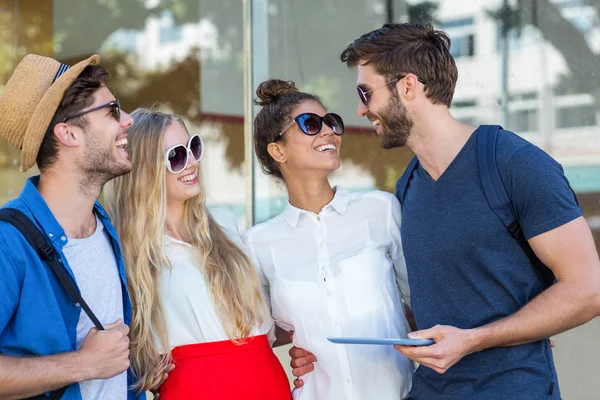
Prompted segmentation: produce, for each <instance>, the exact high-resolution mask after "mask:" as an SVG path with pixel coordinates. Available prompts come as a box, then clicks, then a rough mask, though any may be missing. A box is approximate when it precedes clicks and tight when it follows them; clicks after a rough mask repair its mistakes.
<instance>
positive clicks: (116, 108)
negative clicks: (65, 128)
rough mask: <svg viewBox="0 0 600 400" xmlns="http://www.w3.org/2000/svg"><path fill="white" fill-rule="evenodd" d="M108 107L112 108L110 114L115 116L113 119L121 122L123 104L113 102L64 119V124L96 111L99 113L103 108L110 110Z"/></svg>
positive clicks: (116, 101)
mask: <svg viewBox="0 0 600 400" xmlns="http://www.w3.org/2000/svg"><path fill="white" fill-rule="evenodd" d="M108 107H110V109H111V110H110V114H111V115H112V116H113V118H114V119H116V120H117V121H121V103H119V100H113V101H111V102H110V103H106V104H103V105H101V106H98V107H94V108H90V109H89V110H85V111H82V112H79V113H77V114H73V115H70V116H68V117H67V118H65V119H63V121H62V122H67V121H68V120H71V119H73V118H77V117H81V116H82V115H85V114H88V113H91V112H94V111H98V110H101V109H103V108H108Z"/></svg>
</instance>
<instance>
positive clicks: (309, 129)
mask: <svg viewBox="0 0 600 400" xmlns="http://www.w3.org/2000/svg"><path fill="white" fill-rule="evenodd" d="M323 122H325V125H327V126H328V127H330V128H331V130H332V131H333V133H335V134H336V135H338V136H341V135H343V134H344V121H343V120H342V117H340V116H339V115H337V114H334V113H328V114H325V115H324V116H323V117H321V116H320V115H317V114H313V113H304V114H300V115H298V116H297V117H296V118H294V120H293V121H292V122H290V123H289V124H287V125H286V126H285V127H284V128H283V129H282V130H281V132H279V136H282V135H283V134H284V133H285V132H286V131H287V130H288V129H290V127H291V126H292V125H294V124H298V126H299V127H300V130H301V131H302V132H303V133H304V134H306V135H308V136H314V135H316V134H318V133H319V132H321V128H323Z"/></svg>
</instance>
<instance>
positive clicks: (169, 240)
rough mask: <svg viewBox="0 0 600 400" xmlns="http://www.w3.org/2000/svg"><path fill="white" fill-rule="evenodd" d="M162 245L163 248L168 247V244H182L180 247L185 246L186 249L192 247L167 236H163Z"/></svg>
mask: <svg viewBox="0 0 600 400" xmlns="http://www.w3.org/2000/svg"><path fill="white" fill-rule="evenodd" d="M164 244H165V246H168V245H170V244H182V245H184V246H187V247H192V245H191V244H189V243H186V242H184V241H182V240H179V239H175V238H174V237H171V236H169V235H164Z"/></svg>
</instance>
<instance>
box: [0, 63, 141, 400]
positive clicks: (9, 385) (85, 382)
mask: <svg viewBox="0 0 600 400" xmlns="http://www.w3.org/2000/svg"><path fill="white" fill-rule="evenodd" d="M98 62H99V57H98V56H97V55H94V56H92V57H90V58H88V59H87V60H84V61H81V62H79V63H78V64H76V65H74V66H72V67H69V66H67V65H64V64H61V63H59V62H58V61H56V60H53V59H51V58H47V57H42V56H37V55H27V56H26V57H25V58H24V59H23V60H22V61H21V63H20V64H19V65H18V66H17V68H16V69H15V71H14V73H13V75H12V76H11V78H10V79H9V81H8V82H7V84H6V86H5V88H4V92H3V94H2V96H1V97H0V134H1V135H2V136H3V137H4V139H6V140H7V141H8V142H9V143H10V144H12V145H14V146H16V147H18V148H19V149H21V160H20V164H21V171H26V170H28V169H29V168H31V167H32V166H33V165H34V164H36V163H37V166H38V168H39V170H40V175H39V176H35V177H32V178H30V179H29V180H28V181H27V182H26V184H25V187H24V188H23V191H22V192H21V194H20V195H19V197H18V198H16V199H14V200H12V201H10V202H9V203H8V204H6V205H5V206H4V207H3V209H5V208H8V207H10V208H11V209H14V210H18V211H20V212H22V213H23V214H24V216H26V217H27V218H28V219H29V220H31V221H33V222H34V224H35V227H37V229H38V230H39V231H40V233H41V236H40V237H43V238H45V239H46V241H47V243H48V244H50V245H51V248H53V250H54V263H51V262H50V261H48V262H44V261H42V260H41V258H40V255H39V254H38V252H36V250H35V249H34V248H33V247H32V246H31V245H30V244H29V242H28V241H27V240H26V239H25V237H24V235H23V234H21V233H20V232H19V230H17V229H16V228H15V226H16V225H13V224H11V223H7V222H4V221H0V260H2V261H1V265H0V398H24V397H33V396H40V398H51V399H52V398H54V399H58V398H61V399H63V400H71V399H136V398H141V397H144V396H143V394H142V395H141V396H137V395H136V394H135V393H132V392H128V383H129V384H130V383H132V382H131V381H129V382H128V379H131V376H128V373H127V370H128V368H129V350H128V348H129V338H128V333H129V328H128V324H129V321H130V319H131V303H130V300H129V296H128V293H127V284H126V280H125V271H124V266H123V261H122V258H121V253H120V249H119V243H118V239H117V237H116V233H115V230H114V228H113V226H112V225H111V223H110V221H109V219H108V217H107V215H106V213H105V211H104V210H103V208H102V207H101V206H100V204H99V203H98V202H97V201H96V199H97V198H98V196H99V195H100V192H101V191H102V186H103V185H104V183H106V182H107V181H109V180H110V179H112V178H114V177H116V176H119V175H123V174H126V173H128V172H129V171H130V170H131V167H132V166H131V162H130V161H129V159H128V155H127V152H126V151H125V149H124V147H125V145H126V144H127V129H128V128H129V127H130V126H131V124H132V123H133V119H132V118H131V117H130V116H129V115H128V114H127V113H125V112H122V111H121V109H120V105H119V101H118V100H116V99H115V98H114V96H113V95H112V94H111V92H110V91H109V90H108V88H107V87H106V80H107V77H108V74H107V73H106V71H105V70H104V68H102V67H101V66H99V65H98ZM12 211H13V210H11V212H12ZM50 265H58V266H59V267H60V268H56V269H54V268H55V267H52V269H51V268H50V267H49V266H50ZM57 270H58V272H61V274H64V275H63V276H65V277H67V280H68V281H70V282H71V283H70V285H71V287H72V288H76V289H75V293H76V294H79V293H80V295H81V297H82V298H83V299H84V300H85V301H83V300H82V301H76V302H74V301H72V300H71V299H72V298H73V295H72V292H68V290H66V287H67V285H66V284H65V283H64V282H63V280H59V278H58V277H59V276H60V274H59V273H58V272H56V271H57ZM80 303H85V304H80ZM82 306H85V307H84V310H85V312H83V311H82ZM87 307H89V309H88V308H87ZM88 310H91V311H90V312H88ZM90 314H91V315H92V317H93V318H90V317H89V316H88V315H90ZM92 320H95V322H94V323H92ZM94 324H95V325H96V326H98V328H100V329H102V328H103V329H104V330H98V329H97V328H94V327H93V326H94ZM102 325H104V326H103V327H102ZM46 396H49V397H46Z"/></svg>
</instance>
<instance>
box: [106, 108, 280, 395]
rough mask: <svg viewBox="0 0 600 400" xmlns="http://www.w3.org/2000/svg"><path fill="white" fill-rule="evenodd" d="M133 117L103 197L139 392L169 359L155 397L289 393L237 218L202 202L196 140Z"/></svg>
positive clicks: (157, 116)
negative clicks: (122, 170)
mask: <svg viewBox="0 0 600 400" xmlns="http://www.w3.org/2000/svg"><path fill="white" fill-rule="evenodd" d="M132 116H133V118H134V120H135V123H134V124H133V126H132V127H131V128H130V129H129V132H128V136H129V137H128V142H129V148H128V150H129V152H130V153H131V154H130V157H131V161H132V163H133V170H132V171H131V173H129V174H128V175H126V176H123V177H120V178H119V179H116V180H114V181H113V182H112V183H111V184H110V187H109V188H108V190H107V193H106V197H107V202H108V208H109V211H110V212H111V213H112V217H113V220H114V222H115V226H116V227H117V231H118V234H119V237H120V240H121V244H122V248H123V256H124V260H125V266H126V268H127V273H128V281H129V283H128V285H129V290H130V293H131V297H132V303H133V316H132V322H131V340H132V347H131V363H132V367H133V371H134V373H135V374H136V377H137V383H136V388H137V389H139V390H149V389H153V388H155V387H157V386H158V385H159V384H160V382H161V381H162V379H163V377H164V376H165V373H166V372H168V371H169V370H170V368H169V366H170V365H171V363H173V364H174V365H175V369H174V370H173V371H172V372H169V374H168V378H167V379H166V381H165V382H164V384H162V386H161V388H160V397H161V400H169V399H180V398H189V399H208V398H211V399H219V400H227V399H236V400H237V399H241V398H243V399H250V400H280V399H289V398H290V388H289V384H288V381H287V378H286V376H285V372H284V371H283V368H282V366H281V364H280V363H279V361H278V360H277V358H276V357H275V355H274V354H273V351H272V349H271V347H270V343H269V338H270V339H271V340H273V339H274V335H273V322H272V320H271V319H270V316H269V314H268V310H267V308H266V306H265V302H264V298H263V295H262V293H261V290H260V284H259V280H258V276H257V273H256V271H255V269H254V267H253V265H252V263H251V262H250V260H249V258H248V257H247V256H246V254H245V253H244V251H243V250H242V243H241V240H240V237H239V232H238V230H237V224H236V221H235V218H234V217H233V215H231V214H230V213H228V212H226V211H225V210H216V211H211V212H209V211H208V210H207V208H206V205H205V191H204V189H203V186H202V184H201V181H200V171H199V165H200V164H199V161H200V159H201V157H202V151H203V146H202V140H201V138H200V136H199V135H191V136H190V135H189V134H188V131H187V128H186V126H185V124H184V122H183V120H182V119H181V118H179V117H177V116H175V115H171V114H164V113H161V112H157V111H151V110H145V109H139V110H136V111H134V112H133V113H132ZM267 335H268V336H269V338H268V337H267Z"/></svg>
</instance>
